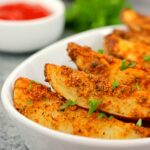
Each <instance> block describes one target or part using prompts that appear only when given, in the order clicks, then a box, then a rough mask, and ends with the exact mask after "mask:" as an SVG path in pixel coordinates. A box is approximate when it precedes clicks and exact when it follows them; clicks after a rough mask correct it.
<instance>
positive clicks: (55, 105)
mask: <svg viewBox="0 0 150 150" xmlns="http://www.w3.org/2000/svg"><path fill="white" fill-rule="evenodd" d="M31 84H32V88H31ZM29 100H30V103H29ZM31 100H32V103H31ZM62 104H64V100H63V99H61V98H60V97H58V96H57V94H56V93H53V92H51V91H50V89H49V88H47V87H46V86H44V85H41V84H39V83H36V82H32V81H31V80H29V79H26V78H19V79H17V80H16V82H15V85H14V105H15V107H16V109H17V110H18V111H19V112H20V113H21V114H23V115H24V116H26V117H27V118H29V119H31V120H33V121H35V122H37V123H39V124H41V125H43V126H46V127H48V128H50V129H54V130H58V131H61V132H65V133H69V134H74V135H80V136H86V137H93V138H106V139H130V138H143V137H149V136H150V129H148V128H144V127H137V126H136V125H135V124H133V123H124V122H122V121H119V120H117V119H115V118H112V119H111V120H110V119H107V118H102V119H98V118H97V115H98V114H97V113H94V114H93V115H92V116H89V115H88V112H87V110H85V109H82V108H80V107H78V106H73V107H68V108H66V109H65V110H64V111H61V110H60V107H61V106H62Z"/></svg>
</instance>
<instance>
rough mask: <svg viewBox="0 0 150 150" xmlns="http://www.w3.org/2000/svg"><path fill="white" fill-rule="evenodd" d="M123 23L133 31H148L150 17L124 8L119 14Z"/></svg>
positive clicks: (149, 30) (149, 28)
mask: <svg viewBox="0 0 150 150" xmlns="http://www.w3.org/2000/svg"><path fill="white" fill-rule="evenodd" d="M121 19H122V21H123V23H125V24H126V25H128V27H129V28H130V29H131V30H133V31H135V32H143V33H146V34H147V33H149V32H150V17H148V16H144V15H142V14H139V13H137V12H135V11H134V10H131V9H125V10H124V11H123V12H122V14H121Z"/></svg>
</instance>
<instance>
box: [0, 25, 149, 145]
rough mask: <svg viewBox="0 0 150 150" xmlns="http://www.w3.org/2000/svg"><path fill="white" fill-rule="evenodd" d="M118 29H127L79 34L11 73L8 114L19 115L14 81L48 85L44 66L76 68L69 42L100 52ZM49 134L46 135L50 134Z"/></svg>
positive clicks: (6, 101) (6, 98) (4, 98)
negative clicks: (104, 40) (52, 64)
mask: <svg viewBox="0 0 150 150" xmlns="http://www.w3.org/2000/svg"><path fill="white" fill-rule="evenodd" d="M116 28H117V29H118V28H123V29H125V27H124V26H112V27H105V28H102V29H96V30H92V31H88V32H85V33H83V34H79V35H76V36H73V37H70V38H67V39H65V40H63V41H60V42H57V43H56V44H53V45H52V46H50V47H47V48H46V49H44V50H42V51H40V52H38V53H36V54H34V55H33V56H31V57H30V58H28V59H27V60H26V61H25V62H23V63H22V64H21V65H20V66H19V67H17V68H16V69H15V70H14V71H13V72H12V73H11V75H10V76H9V77H8V78H7V80H6V82H5V84H4V86H3V89H2V103H3V106H4V108H5V110H6V111H7V112H8V114H10V115H12V116H13V115H14V116H15V115H16V114H17V113H18V112H17V111H16V110H15V108H14V106H13V101H12V96H13V95H12V92H13V85H14V81H15V80H16V79H17V78H18V77H27V78H30V79H33V80H35V81H38V82H41V83H43V84H46V83H45V82H44V80H45V78H44V65H45V64H46V63H54V64H58V65H67V66H71V67H75V65H74V64H73V63H72V62H71V61H70V58H69V57H68V56H67V52H66V46H67V43H68V42H76V43H78V44H82V45H88V46H91V47H92V48H93V49H94V50H98V49H101V48H102V45H103V38H104V36H105V35H106V34H108V33H110V32H111V31H112V30H113V29H116ZM6 91H7V92H6ZM12 110H13V111H12ZM13 112H15V113H13ZM22 117H23V116H21V115H20V116H19V117H18V118H19V119H20V120H21V119H22ZM26 124H28V126H30V125H29V122H28V120H26ZM39 126H40V125H39ZM41 128H45V127H41ZM47 131H48V130H47ZM50 131H51V130H49V131H48V132H50ZM48 132H47V133H46V134H48ZM58 133H59V132H58ZM60 134H61V133H60ZM66 135H67V134H66ZM63 136H64V135H63ZM69 136H70V135H69ZM71 137H75V136H73V135H72V136H71ZM63 138H64V137H63ZM77 138H78V139H79V137H77ZM70 139H71V138H70ZM80 139H81V141H79V142H82V140H83V141H84V142H85V143H88V142H87V139H89V143H92V142H93V141H94V140H95V143H97V144H100V142H99V140H96V139H91V138H84V137H82V138H80ZM84 139H86V140H84ZM68 140H69V138H68ZM126 141H127V140H121V141H120V142H118V141H114V140H111V142H114V143H116V142H117V144H120V145H121V143H122V142H126ZM129 141H130V142H131V143H130V144H136V143H138V144H141V143H143V144H144V142H147V143H149V142H150V139H149V138H147V139H146V140H145V139H144V140H138V141H139V142H136V141H137V140H128V144H129ZM132 141H134V142H132ZM140 141H141V142H140ZM143 141H144V142H143ZM105 142H107V140H105ZM109 142H110V140H109ZM111 142H110V143H111Z"/></svg>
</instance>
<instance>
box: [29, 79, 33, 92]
mask: <svg viewBox="0 0 150 150" xmlns="http://www.w3.org/2000/svg"><path fill="white" fill-rule="evenodd" d="M32 83H33V82H32V81H30V83H29V90H30V91H32Z"/></svg>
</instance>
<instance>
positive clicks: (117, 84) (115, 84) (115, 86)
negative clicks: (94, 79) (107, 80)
mask: <svg viewBox="0 0 150 150" xmlns="http://www.w3.org/2000/svg"><path fill="white" fill-rule="evenodd" d="M118 86H119V83H118V81H116V80H114V82H113V83H112V89H113V90H114V89H115V88H117V87H118Z"/></svg>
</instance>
